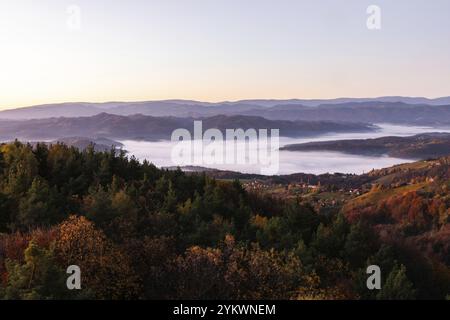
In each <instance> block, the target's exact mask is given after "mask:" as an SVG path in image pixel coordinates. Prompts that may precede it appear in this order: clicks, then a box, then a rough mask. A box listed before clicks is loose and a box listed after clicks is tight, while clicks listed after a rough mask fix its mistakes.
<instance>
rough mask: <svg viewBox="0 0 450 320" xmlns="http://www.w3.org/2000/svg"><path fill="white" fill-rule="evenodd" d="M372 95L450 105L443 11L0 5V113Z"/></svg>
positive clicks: (299, 0) (226, 4) (448, 10)
mask: <svg viewBox="0 0 450 320" xmlns="http://www.w3.org/2000/svg"><path fill="white" fill-rule="evenodd" d="M73 4H74V5H77V6H78V7H79V8H80V9H81V29H80V30H72V29H70V28H69V27H68V25H67V20H68V18H69V14H68V12H67V8H68V7H69V5H73ZM371 4H375V5H378V6H379V7H380V8H381V30H376V31H374V30H368V29H367V27H366V20H367V17H368V14H367V13H366V9H367V7H368V6H369V5H371ZM382 95H408V96H427V97H437V96H448V95H450V1H448V0H432V1H430V0H395V1H392V0H370V1H366V0H324V1H320V0H310V1H306V0H305V1H303V0H276V1H275V0H272V1H266V0H178V1H175V0H145V1H144V0H128V1H110V0H108V1H107V0H96V1H93V0H72V1H65V0H39V1H36V0H1V1H0V109H5V108H11V107H20V106H27V105H34V104H41V103H52V102H65V101H92V102H97V101H118V100H120V101H136V100H157V99H173V98H179V99H197V100H206V101H222V100H239V99H248V98H334V97H343V96H346V97H374V96H382Z"/></svg>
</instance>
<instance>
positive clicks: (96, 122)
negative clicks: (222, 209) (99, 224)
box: [0, 112, 378, 141]
mask: <svg viewBox="0 0 450 320" xmlns="http://www.w3.org/2000/svg"><path fill="white" fill-rule="evenodd" d="M194 120H195V119H194V118H178V117H153V116H145V115H142V114H136V115H131V116H121V115H115V114H109V113H105V112H103V113H100V114H97V115H95V116H90V117H76V118H66V117H54V118H46V119H33V120H16V121H3V122H0V140H3V141H9V140H13V139H15V138H18V139H23V140H27V139H31V140H33V141H36V140H47V141H48V140H55V139H60V138H65V137H87V138H90V139H91V138H98V137H102V138H109V139H115V140H120V139H123V140H147V141H155V140H170V138H171V135H172V132H173V131H174V130H175V129H179V128H184V129H187V130H189V131H190V132H192V131H193V125H194ZM199 120H202V124H203V130H206V129H209V128H217V129H219V130H221V131H222V132H223V133H224V132H225V129H239V128H241V129H245V130H247V129H250V128H254V129H279V130H280V136H287V137H301V136H312V135H320V134H324V133H330V132H368V131H373V130H377V128H378V127H376V126H373V125H370V124H364V123H337V122H331V121H285V120H268V119H264V118H262V117H257V116H238V115H236V116H224V115H219V116H213V117H205V118H200V119H199Z"/></svg>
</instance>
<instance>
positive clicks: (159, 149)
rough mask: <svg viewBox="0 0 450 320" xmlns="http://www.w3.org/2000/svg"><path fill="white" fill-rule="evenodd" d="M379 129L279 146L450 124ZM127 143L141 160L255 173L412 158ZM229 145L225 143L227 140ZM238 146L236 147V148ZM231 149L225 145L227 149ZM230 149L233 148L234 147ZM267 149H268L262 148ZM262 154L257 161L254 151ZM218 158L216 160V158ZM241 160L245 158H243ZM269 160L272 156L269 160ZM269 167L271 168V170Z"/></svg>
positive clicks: (358, 167)
mask: <svg viewBox="0 0 450 320" xmlns="http://www.w3.org/2000/svg"><path fill="white" fill-rule="evenodd" d="M377 125H378V126H379V127H380V130H378V131H376V132H367V133H337V134H326V135H321V136H316V137H308V138H286V137H280V139H279V147H282V146H285V145H287V144H294V143H304V142H310V141H327V140H341V139H368V138H377V137H383V136H410V135H414V134H419V133H425V132H450V128H431V127H418V126H399V125H391V124H377ZM120 142H121V143H123V144H124V149H125V150H127V151H128V152H129V155H134V156H135V157H136V158H137V159H139V160H141V161H142V160H144V159H147V160H148V161H150V162H152V163H153V164H155V165H156V166H158V167H172V166H183V165H196V166H201V167H207V168H217V169H221V170H231V171H239V172H243V173H255V174H291V173H296V172H304V173H313V174H322V173H334V172H341V173H355V174H361V173H364V172H368V171H370V170H372V169H380V168H384V167H389V166H392V165H395V164H400V163H407V162H412V161H413V160H410V159H400V158H392V157H388V156H383V157H367V156H358V155H348V154H344V153H340V152H315V151H313V152H305V151H278V152H276V151H277V150H278V146H277V145H269V146H268V147H267V148H266V149H265V150H261V146H260V145H258V144H257V143H247V144H245V143H237V145H236V146H233V150H235V151H236V154H245V155H246V158H245V159H244V160H243V161H240V162H239V161H237V159H235V161H232V162H227V161H225V160H224V159H225V157H226V156H227V155H226V154H225V156H224V158H223V159H222V160H223V161H217V158H214V157H215V156H216V154H214V156H212V155H209V156H208V154H206V155H205V146H206V145H205V146H204V147H203V150H201V149H200V148H195V147H194V148H192V150H193V152H192V154H191V157H189V158H183V159H181V160H180V159H179V158H176V157H174V156H173V154H172V153H173V150H174V148H175V147H176V146H177V145H178V146H181V147H182V148H187V147H188V146H189V145H187V144H185V142H182V143H181V144H180V143H179V142H172V141H157V142H145V141H130V140H124V141H120ZM225 145H226V144H225ZM234 148H236V149H234ZM230 150H231V149H229V148H225V152H226V153H228V152H230ZM233 150H231V151H233ZM263 151H265V153H264V152H263ZM255 154H256V155H259V156H260V157H259V158H258V157H257V160H256V162H255V159H254V158H252V155H255ZM262 154H265V155H268V159H264V161H263V160H261V155H262ZM214 160H216V161H214ZM241 160H242V159H241ZM267 160H270V161H271V162H270V161H269V162H267ZM269 167H270V170H268V169H269Z"/></svg>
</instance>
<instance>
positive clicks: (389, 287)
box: [377, 265, 416, 300]
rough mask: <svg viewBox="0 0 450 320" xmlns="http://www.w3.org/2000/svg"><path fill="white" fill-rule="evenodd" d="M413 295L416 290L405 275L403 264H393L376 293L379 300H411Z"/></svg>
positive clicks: (414, 295)
mask: <svg viewBox="0 0 450 320" xmlns="http://www.w3.org/2000/svg"><path fill="white" fill-rule="evenodd" d="M415 297H416V290H415V289H414V286H413V284H412V283H411V281H410V280H409V279H408V277H407V275H406V268H405V266H404V265H395V266H394V268H393V269H392V271H391V273H389V276H388V277H387V279H386V282H385V283H384V285H383V287H382V289H381V291H380V292H379V293H378V295H377V298H378V299H380V300H411V299H414V298H415Z"/></svg>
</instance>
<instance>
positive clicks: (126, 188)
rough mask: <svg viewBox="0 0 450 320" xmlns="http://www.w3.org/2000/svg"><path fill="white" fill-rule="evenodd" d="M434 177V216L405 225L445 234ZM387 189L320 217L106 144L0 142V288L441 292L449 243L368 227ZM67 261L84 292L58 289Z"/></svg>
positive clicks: (348, 294)
mask: <svg viewBox="0 0 450 320" xmlns="http://www.w3.org/2000/svg"><path fill="white" fill-rule="evenodd" d="M417 183H421V181H417ZM433 185H436V187H435V188H434V189H427V192H428V193H427V194H426V195H423V194H421V195H420V196H423V197H425V196H426V197H427V199H428V197H431V198H433V197H434V198H437V197H438V198H439V199H440V200H439V202H436V203H435V204H434V205H436V206H437V209H436V210H437V212H438V217H437V218H432V217H431V218H428V216H426V214H424V219H421V217H418V216H417V215H414V214H412V213H411V214H410V216H409V217H410V218H411V219H413V221H414V223H412V224H411V226H409V225H408V226H407V227H408V228H409V229H407V230H409V232H410V233H414V232H416V233H417V228H426V229H427V230H428V231H436V232H437V231H440V232H443V231H442V230H444V231H445V230H448V228H447V226H448V215H446V213H448V208H449V203H448V202H449V201H448V200H449V199H448V192H447V191H446V190H448V189H442V188H443V187H444V186H446V187H448V181H447V180H445V181H444V180H442V181H441V180H433ZM438 186H439V187H438ZM441 187H442V188H441ZM385 189H386V187H385V188H384V189H383V188H382V187H381V186H380V187H377V188H376V187H374V190H372V191H371V192H369V193H368V194H367V195H364V196H365V197H366V198H368V199H366V198H363V200H364V199H365V200H366V201H362V200H361V199H358V200H355V201H354V202H353V203H349V204H347V205H346V206H345V207H344V208H339V207H336V208H335V210H331V211H327V213H326V214H324V213H321V212H320V211H318V210H317V209H316V208H315V207H314V205H313V204H311V203H310V202H305V201H303V200H302V199H300V198H298V199H289V200H286V199H279V198H274V197H272V196H269V195H265V194H262V193H252V192H249V191H246V190H245V189H244V188H243V186H242V185H241V183H240V182H239V181H237V180H235V181H223V180H216V179H213V178H210V177H208V176H207V175H205V174H190V175H187V174H184V173H183V172H181V171H180V170H174V171H169V170H160V169H158V168H156V167H155V166H153V165H152V164H150V163H149V162H146V161H144V162H143V163H140V162H138V161H137V160H136V159H134V158H132V157H131V158H128V157H127V156H126V155H125V153H123V152H117V151H116V150H111V151H110V152H97V151H95V150H94V148H93V147H89V148H86V149H85V150H83V151H80V150H78V149H76V148H74V147H68V146H66V145H64V144H53V145H50V146H49V145H47V144H35V145H33V146H32V145H27V144H22V143H20V142H17V141H16V142H14V143H9V144H3V145H1V146H0V276H1V279H0V280H1V282H0V298H2V299H431V298H434V299H445V298H446V297H447V295H448V294H449V293H450V270H449V261H448V259H447V260H445V258H443V256H445V252H447V251H445V250H447V249H448V248H447V249H446V248H445V245H444V247H442V244H441V245H440V247H439V248H434V249H435V250H434V249H433V248H432V249H433V250H431V251H430V252H431V253H430V252H426V251H421V250H417V248H416V246H415V243H413V244H411V243H410V242H408V241H401V240H402V235H400V236H399V237H397V238H395V239H393V238H392V237H386V236H383V233H380V232H379V230H378V229H379V228H378V227H377V228H375V227H374V226H375V224H376V225H377V226H378V225H380V221H381V220H383V219H388V218H387V216H389V215H388V213H390V207H389V205H391V206H393V207H394V206H395V207H397V208H398V207H399V203H403V202H402V201H401V198H398V199H397V198H396V201H397V202H395V201H388V199H387V198H383V199H382V200H383V201H384V200H386V201H385V202H384V205H383V206H380V207H376V210H378V211H376V212H375V209H373V208H372V209H371V206H370V203H369V202H368V201H369V200H370V197H371V196H372V197H374V195H377V196H380V194H381V193H382V191H383V190H385ZM402 194H403V193H399V194H396V196H398V197H401V196H402ZM409 196H410V197H411V195H409ZM408 199H409V198H408ZM376 201H378V200H376ZM407 201H410V200H406V202H407ZM417 201H418V200H416V202H417ZM424 201H425V200H424ZM436 201H437V200H436ZM394 202H395V203H394ZM427 203H428V202H427ZM430 203H431V202H430ZM404 206H405V207H406V205H404ZM417 206H419V204H417ZM430 206H431V204H430ZM427 208H428V207H427ZM433 208H434V207H433ZM405 210H406V209H405ZM408 210H410V209H408ZM433 210H435V209H430V210H429V212H430V213H429V214H430V215H431V216H432V214H433V212H435V211H433ZM386 211H388V212H386ZM397 211H398V209H397ZM419 211H420V210H419ZM372 212H375V213H374V214H372ZM408 212H409V211H408ZM411 212H412V211H411ZM427 212H428V211H427ZM427 214H428V213H427ZM394 217H395V218H396V217H398V219H399V221H404V220H405V219H407V218H408V214H404V212H403V214H402V213H401V212H400V213H398V212H397V213H396V214H395V215H394ZM390 218H392V217H390ZM414 219H417V224H416V223H415V221H416V220H414ZM381 222H383V223H384V222H385V221H381ZM400 230H402V231H405V230H406V229H405V230H404V229H402V228H401V229H400ZM397 231H398V230H397ZM423 241H425V242H426V239H425V240H423ZM427 243H428V242H427ZM430 245H431V246H432V244H431V243H430ZM447 258H448V257H447ZM370 264H377V265H379V266H380V267H381V270H382V272H383V276H382V289H381V290H372V291H371V290H368V289H367V287H366V279H367V274H366V267H367V266H368V265H370ZM69 265H78V266H80V268H81V272H82V290H72V291H71V290H68V289H67V287H66V279H67V276H68V275H67V274H66V268H67V267H68V266H69Z"/></svg>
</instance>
